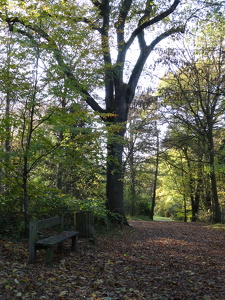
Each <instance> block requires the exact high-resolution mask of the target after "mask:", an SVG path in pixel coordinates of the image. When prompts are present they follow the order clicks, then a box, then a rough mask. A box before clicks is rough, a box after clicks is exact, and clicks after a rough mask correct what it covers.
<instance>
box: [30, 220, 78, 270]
mask: <svg viewBox="0 0 225 300" xmlns="http://www.w3.org/2000/svg"><path fill="white" fill-rule="evenodd" d="M53 226H57V227H58V228H57V232H59V233H58V234H56V235H53V236H50V237H47V238H44V239H40V240H39V239H38V231H40V230H43V229H47V228H51V227H53ZM63 230H64V217H63V216H60V217H54V218H49V219H45V220H41V221H30V232H29V263H35V261H36V250H37V249H38V248H42V249H46V264H47V265H52V262H53V252H54V247H55V246H56V245H58V246H59V247H60V248H61V247H62V243H63V242H64V241H65V240H67V239H71V240H72V251H76V250H77V240H78V234H79V232H78V231H63Z"/></svg>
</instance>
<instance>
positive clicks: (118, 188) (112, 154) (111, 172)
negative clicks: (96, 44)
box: [106, 141, 125, 215]
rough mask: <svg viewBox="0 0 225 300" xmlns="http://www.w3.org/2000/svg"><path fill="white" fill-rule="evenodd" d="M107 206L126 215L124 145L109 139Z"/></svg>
mask: <svg viewBox="0 0 225 300" xmlns="http://www.w3.org/2000/svg"><path fill="white" fill-rule="evenodd" d="M107 150H108V154H107V182H106V194H107V202H106V208H107V209H108V210H110V211H111V212H115V213H119V214H122V215H125V211H124V199H123V164H122V153H123V145H122V144H120V143H118V142H114V143H111V142H110V141H108V149H107Z"/></svg>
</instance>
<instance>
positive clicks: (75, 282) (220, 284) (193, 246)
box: [0, 221, 225, 300]
mask: <svg viewBox="0 0 225 300" xmlns="http://www.w3.org/2000/svg"><path fill="white" fill-rule="evenodd" d="M129 223H130V225H131V226H130V227H128V226H126V227H123V228H122V227H121V228H120V229H117V230H113V231H111V232H108V233H107V234H104V235H100V236H98V237H97V241H96V243H95V244H94V243H91V242H90V241H87V240H86V239H80V240H79V251H78V253H75V254H74V253H71V252H69V245H68V248H67V245H65V249H64V252H63V253H56V255H55V260H54V266H53V267H51V268H50V267H46V266H45V265H44V263H43V261H44V252H43V253H39V254H38V260H37V263H36V264H35V265H29V264H28V247H27V244H26V242H13V241H9V240H3V239H1V241H0V298H1V299H4V300H7V299H29V300H31V299H73V300H76V299H78V300H79V299H89V300H91V299H93V300H97V299H99V300H100V299H105V300H110V299H113V300H116V299H121V300H122V299H132V300H134V299H138V300H139V299H146V300H147V299H148V300H149V299H150V300H162V299H165V300H169V299H173V300H175V299H176V300H178V299H180V300H181V299H182V300H185V299H187V300H192V299H193V300H194V299H196V300H197V299H202V300H210V299H211V300H215V299H221V300H222V299H225V256H224V239H225V231H224V230H223V227H221V226H216V227H215V226H208V225H206V224H202V223H181V222H166V221H164V222H160V221H154V222H147V221H129Z"/></svg>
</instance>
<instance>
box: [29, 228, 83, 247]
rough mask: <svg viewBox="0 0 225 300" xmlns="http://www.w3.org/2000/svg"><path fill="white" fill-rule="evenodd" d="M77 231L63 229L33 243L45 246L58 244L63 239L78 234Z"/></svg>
mask: <svg viewBox="0 0 225 300" xmlns="http://www.w3.org/2000/svg"><path fill="white" fill-rule="evenodd" d="M78 234H79V232H78V231H63V232H61V233H59V234H56V235H53V236H51V237H48V238H45V239H42V240H39V241H37V242H36V243H35V245H36V246H45V247H52V246H54V245H57V244H60V243H62V242H63V241H65V240H67V239H69V238H73V237H75V236H76V235H78Z"/></svg>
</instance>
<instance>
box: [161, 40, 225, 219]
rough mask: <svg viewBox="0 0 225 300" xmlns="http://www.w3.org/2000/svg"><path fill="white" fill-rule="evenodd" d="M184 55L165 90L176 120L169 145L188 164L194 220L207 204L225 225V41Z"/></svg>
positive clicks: (162, 93)
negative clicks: (223, 202)
mask: <svg viewBox="0 0 225 300" xmlns="http://www.w3.org/2000/svg"><path fill="white" fill-rule="evenodd" d="M179 53H180V52H179V50H178V53H177V56H176V57H177V61H178V64H177V65H176V66H175V65H174V66H173V67H171V68H170V69H169V72H168V74H167V76H166V77H165V78H164V79H163V81H164V86H162V88H161V90H160V95H161V96H162V97H163V101H164V104H165V105H166V106H167V107H170V112H169V113H170V115H171V118H172V120H171V121H170V127H169V128H170V135H168V136H167V138H166V143H167V146H168V145H170V147H173V148H175V149H177V150H178V151H180V153H182V156H183V158H184V159H185V161H186V170H185V172H186V173H187V174H188V177H189V179H188V185H189V196H190V199H191V205H192V220H196V217H197V214H198V212H199V208H200V205H204V207H205V209H211V210H212V213H213V221H214V222H220V220H221V211H220V204H219V198H218V189H217V175H216V161H217V158H216V157H217V155H216V153H217V150H218V147H219V145H220V142H221V140H222V137H223V118H224V71H225V56H224V46H223V39H220V40H217V43H216V44H212V45H211V46H210V47H208V44H205V45H201V49H199V50H195V51H192V50H190V49H186V50H184V51H183V53H182V54H180V55H179ZM215 143H216V144H215ZM209 182H210V190H209V188H208V183H209Z"/></svg>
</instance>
